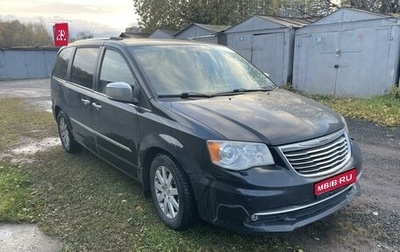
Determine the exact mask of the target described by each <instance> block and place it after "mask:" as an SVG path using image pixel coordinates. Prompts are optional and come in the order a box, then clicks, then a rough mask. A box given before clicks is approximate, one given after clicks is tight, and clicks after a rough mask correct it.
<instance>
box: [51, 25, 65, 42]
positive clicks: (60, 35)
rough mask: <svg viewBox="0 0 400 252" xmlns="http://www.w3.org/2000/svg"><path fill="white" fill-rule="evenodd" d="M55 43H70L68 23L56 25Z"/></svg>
mask: <svg viewBox="0 0 400 252" xmlns="http://www.w3.org/2000/svg"><path fill="white" fill-rule="evenodd" d="M54 45H55V46H66V45H68V23H57V24H55V25H54Z"/></svg>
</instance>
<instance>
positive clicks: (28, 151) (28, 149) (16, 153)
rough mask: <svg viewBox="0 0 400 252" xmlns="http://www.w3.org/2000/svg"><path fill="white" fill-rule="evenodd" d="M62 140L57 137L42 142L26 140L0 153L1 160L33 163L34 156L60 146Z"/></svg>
mask: <svg viewBox="0 0 400 252" xmlns="http://www.w3.org/2000/svg"><path fill="white" fill-rule="evenodd" d="M60 144H61V143H60V139H59V138H57V137H49V138H45V139H43V140H41V141H36V140H33V139H25V140H24V142H23V143H21V144H19V145H18V146H17V147H14V148H12V149H11V150H8V151H6V152H5V153H0V160H3V159H6V158H8V159H10V161H11V163H32V162H33V161H34V160H35V157H34V155H35V154H36V153H37V152H39V151H45V150H47V149H48V148H50V147H53V146H57V145H60Z"/></svg>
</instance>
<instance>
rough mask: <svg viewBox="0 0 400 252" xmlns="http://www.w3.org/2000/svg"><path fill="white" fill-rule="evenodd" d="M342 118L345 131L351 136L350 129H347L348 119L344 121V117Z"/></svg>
mask: <svg viewBox="0 0 400 252" xmlns="http://www.w3.org/2000/svg"><path fill="white" fill-rule="evenodd" d="M340 117H341V118H342V122H343V124H344V129H345V130H346V132H347V134H349V127H347V122H346V119H344V117H343V116H340Z"/></svg>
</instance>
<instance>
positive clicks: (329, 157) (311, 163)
mask: <svg viewBox="0 0 400 252" xmlns="http://www.w3.org/2000/svg"><path fill="white" fill-rule="evenodd" d="M279 149H280V150H281V151H282V153H283V155H284V157H285V158H286V161H287V162H288V164H289V165H290V166H291V167H292V168H293V169H294V170H295V171H296V172H297V173H299V174H300V175H302V176H305V177H314V176H322V175H326V174H330V173H333V172H335V171H337V170H339V169H340V168H342V167H343V166H344V165H345V164H346V163H347V162H348V161H349V159H350V155H351V153H350V150H351V149H350V141H349V138H348V136H347V133H346V131H345V130H341V131H338V132H336V133H333V134H330V135H328V136H324V137H320V138H317V139H313V140H310V141H305V142H301V143H296V144H290V145H285V146H281V147H279Z"/></svg>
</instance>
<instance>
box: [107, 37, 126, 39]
mask: <svg viewBox="0 0 400 252" xmlns="http://www.w3.org/2000/svg"><path fill="white" fill-rule="evenodd" d="M122 39H123V38H121V37H110V40H122Z"/></svg>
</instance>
